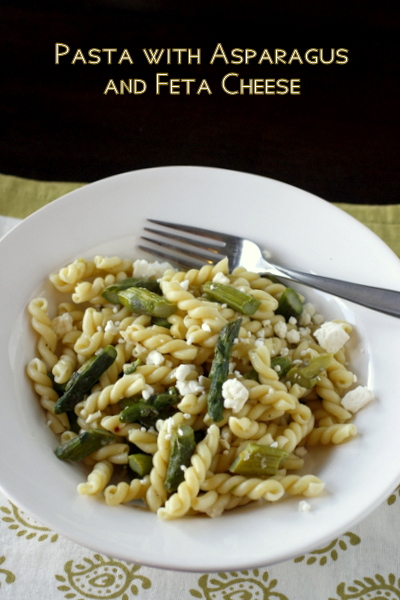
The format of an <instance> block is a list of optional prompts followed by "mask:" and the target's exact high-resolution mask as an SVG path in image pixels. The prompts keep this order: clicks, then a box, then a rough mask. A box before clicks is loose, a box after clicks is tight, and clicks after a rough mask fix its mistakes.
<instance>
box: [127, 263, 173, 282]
mask: <svg viewBox="0 0 400 600" xmlns="http://www.w3.org/2000/svg"><path fill="white" fill-rule="evenodd" d="M168 269H173V267H172V266H171V265H170V264H169V263H168V262H162V263H160V262H157V261H155V262H151V263H149V262H147V260H143V259H137V260H135V262H134V263H133V273H134V276H135V277H146V278H147V277H155V278H158V277H162V276H163V275H164V273H165V271H167V270H168ZM173 270H174V271H175V269H173Z"/></svg>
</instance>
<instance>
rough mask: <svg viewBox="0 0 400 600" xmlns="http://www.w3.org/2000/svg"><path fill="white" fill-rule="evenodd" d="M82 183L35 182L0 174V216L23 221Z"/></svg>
mask: <svg viewBox="0 0 400 600" xmlns="http://www.w3.org/2000/svg"><path fill="white" fill-rule="evenodd" d="M83 185H84V184H83V183H64V182H60V181H35V180H34V179H23V178H21V177H14V176H12V175H1V174H0V215H4V216H6V217H15V218H17V219H23V218H25V217H27V216H28V215H30V214H31V213H33V212H35V210H38V209H39V208H42V206H45V205H46V204H48V203H49V202H51V201H52V200H55V199H56V198H60V196H63V195H64V194H67V193H68V192H72V190H76V189H77V188H79V187H82V186H83Z"/></svg>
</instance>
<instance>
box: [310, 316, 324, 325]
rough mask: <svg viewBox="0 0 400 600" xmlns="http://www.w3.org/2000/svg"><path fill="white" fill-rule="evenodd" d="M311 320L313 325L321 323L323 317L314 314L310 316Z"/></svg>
mask: <svg viewBox="0 0 400 600" xmlns="http://www.w3.org/2000/svg"><path fill="white" fill-rule="evenodd" d="M312 322H313V323H314V324H315V325H321V324H322V323H323V322H324V317H323V316H322V315H314V316H313V318H312Z"/></svg>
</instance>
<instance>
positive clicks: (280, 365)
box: [271, 356, 292, 377]
mask: <svg viewBox="0 0 400 600" xmlns="http://www.w3.org/2000/svg"><path fill="white" fill-rule="evenodd" d="M291 366H292V361H291V360H290V358H289V357H287V356H274V357H273V358H271V367H272V368H273V369H275V371H276V372H277V373H278V375H279V377H283V376H284V375H286V373H287V372H288V371H289V369H290V367H291Z"/></svg>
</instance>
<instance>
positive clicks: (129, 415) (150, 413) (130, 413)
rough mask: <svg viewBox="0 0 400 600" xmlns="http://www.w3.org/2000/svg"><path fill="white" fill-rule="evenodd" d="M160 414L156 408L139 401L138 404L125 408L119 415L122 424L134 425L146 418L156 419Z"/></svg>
mask: <svg viewBox="0 0 400 600" xmlns="http://www.w3.org/2000/svg"><path fill="white" fill-rule="evenodd" d="M158 414H159V413H158V411H157V410H156V409H155V408H154V406H151V405H150V404H147V402H145V401H144V400H139V401H138V402H135V403H133V404H131V405H130V406H127V407H125V408H124V409H123V411H122V412H121V413H120V415H119V420H120V421H121V422H122V423H134V422H135V421H139V420H141V419H143V418H146V417H151V418H153V419H156V418H157V417H158Z"/></svg>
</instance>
